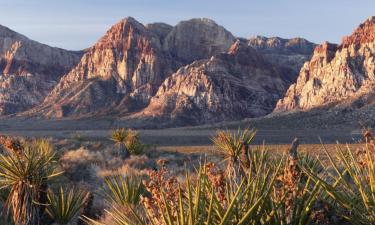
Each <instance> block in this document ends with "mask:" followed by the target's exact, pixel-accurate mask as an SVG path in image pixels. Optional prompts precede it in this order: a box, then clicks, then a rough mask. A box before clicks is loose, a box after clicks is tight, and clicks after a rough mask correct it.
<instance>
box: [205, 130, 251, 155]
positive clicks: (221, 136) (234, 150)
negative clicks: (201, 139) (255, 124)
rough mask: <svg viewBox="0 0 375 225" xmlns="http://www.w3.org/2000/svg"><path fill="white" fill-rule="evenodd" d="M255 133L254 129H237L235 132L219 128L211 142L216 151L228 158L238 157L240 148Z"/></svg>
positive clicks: (246, 143)
mask: <svg viewBox="0 0 375 225" xmlns="http://www.w3.org/2000/svg"><path fill="white" fill-rule="evenodd" d="M255 134H256V130H255V129H249V128H246V129H244V130H240V129H238V130H237V133H232V132H231V131H229V130H227V131H224V130H219V131H217V134H216V136H215V137H213V138H212V142H213V143H214V145H215V146H216V147H217V149H218V151H219V152H221V153H222V154H224V155H225V156H226V157H228V158H233V159H239V157H240V156H241V150H242V148H243V147H244V145H249V144H250V143H251V141H252V140H253V139H254V137H255Z"/></svg>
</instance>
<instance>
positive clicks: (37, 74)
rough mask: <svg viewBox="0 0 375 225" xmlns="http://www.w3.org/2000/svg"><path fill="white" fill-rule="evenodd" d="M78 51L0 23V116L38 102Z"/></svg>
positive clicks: (54, 83) (72, 60) (71, 64)
mask: <svg viewBox="0 0 375 225" xmlns="http://www.w3.org/2000/svg"><path fill="white" fill-rule="evenodd" d="M80 56H81V53H80V52H71V51H67V50H63V49H59V48H53V47H50V46H47V45H44V44H40V43H38V42H36V41H33V40H30V39H28V38H27V37H25V36H23V35H21V34H18V33H16V32H14V31H12V30H10V29H9V28H7V27H4V26H1V25H0V115H8V114H12V113H16V112H20V111H24V110H26V109H29V108H30V107H32V106H35V105H37V104H40V103H41V102H42V101H43V99H44V98H45V97H46V96H47V94H48V93H49V92H50V91H51V90H52V89H53V87H54V86H55V85H56V83H57V82H58V80H59V79H60V78H61V76H62V75H63V74H65V73H67V72H68V71H69V70H70V69H71V68H73V67H74V65H75V64H76V63H78V61H79V58H80Z"/></svg>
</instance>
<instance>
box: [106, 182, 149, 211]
mask: <svg viewBox="0 0 375 225" xmlns="http://www.w3.org/2000/svg"><path fill="white" fill-rule="evenodd" d="M104 182H105V184H106V188H105V192H104V193H105V196H106V198H107V200H108V201H109V202H112V203H115V204H117V205H119V206H127V205H129V204H132V205H136V204H138V203H139V200H140V197H141V195H142V194H143V193H144V191H145V190H144V187H143V184H142V181H141V180H140V179H136V178H129V177H123V176H114V177H107V178H105V179H104Z"/></svg>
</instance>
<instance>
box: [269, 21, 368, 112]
mask: <svg viewBox="0 0 375 225" xmlns="http://www.w3.org/2000/svg"><path fill="white" fill-rule="evenodd" d="M374 56H375V19H374V17H371V18H369V19H368V20H366V21H365V22H364V23H362V24H361V25H360V26H359V27H358V28H357V29H356V30H355V31H354V32H353V34H352V35H350V36H348V37H345V38H343V41H342V43H341V44H340V45H336V44H330V43H328V42H326V43H324V44H322V45H320V46H318V47H316V48H315V50H314V54H313V56H312V58H311V60H310V61H309V62H307V63H305V64H304V66H303V67H302V69H301V71H300V74H299V76H298V79H297V82H296V83H295V84H293V85H291V86H290V88H289V89H288V91H287V93H286V95H285V97H284V98H283V99H281V100H280V101H279V102H278V103H277V106H276V109H275V112H290V111H296V110H304V111H306V110H310V109H314V108H322V107H329V106H332V105H337V106H339V105H342V106H344V105H346V106H348V105H349V106H351V107H354V108H356V107H358V106H359V107H362V106H364V105H367V104H368V103H370V102H368V100H364V99H369V98H368V96H369V95H372V93H373V92H374V91H373V90H374V87H375V86H374V85H375V74H374V73H375V59H374ZM366 96H367V97H366ZM359 99H362V100H359ZM359 102H362V103H361V104H358V103H359ZM354 103H355V104H354Z"/></svg>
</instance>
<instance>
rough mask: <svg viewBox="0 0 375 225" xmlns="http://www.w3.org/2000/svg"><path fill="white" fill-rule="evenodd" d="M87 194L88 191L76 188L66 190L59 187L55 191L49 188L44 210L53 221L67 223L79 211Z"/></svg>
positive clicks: (60, 224) (61, 224) (62, 224)
mask: <svg viewBox="0 0 375 225" xmlns="http://www.w3.org/2000/svg"><path fill="white" fill-rule="evenodd" d="M89 194H90V193H89V192H87V191H84V190H80V189H77V188H73V189H70V190H69V191H67V190H65V189H64V188H62V187H60V189H59V190H58V192H57V193H53V191H52V190H49V191H48V195H47V196H48V205H47V208H46V211H47V213H48V215H49V216H50V217H51V218H52V219H53V220H54V222H55V223H57V224H59V225H65V224H68V223H69V222H70V221H72V220H73V219H74V218H76V217H77V216H78V214H79V213H80V212H81V209H82V207H83V206H84V205H85V202H86V201H87V199H88V197H89Z"/></svg>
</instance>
